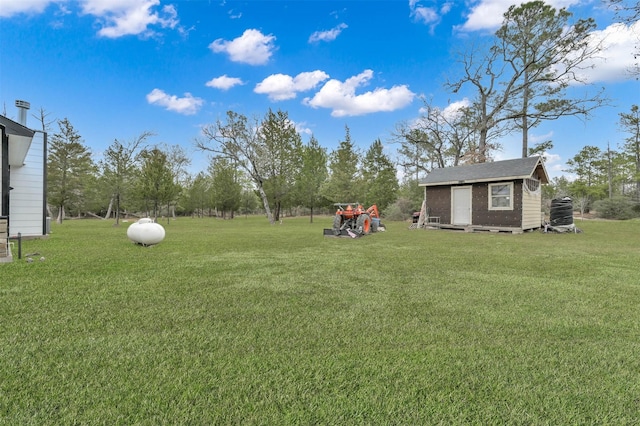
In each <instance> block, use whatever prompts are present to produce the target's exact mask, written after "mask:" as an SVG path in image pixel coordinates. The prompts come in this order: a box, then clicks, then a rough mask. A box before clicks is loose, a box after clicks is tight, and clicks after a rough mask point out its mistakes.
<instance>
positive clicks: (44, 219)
mask: <svg viewBox="0 0 640 426" xmlns="http://www.w3.org/2000/svg"><path fill="white" fill-rule="evenodd" d="M42 147H43V148H42V235H49V231H50V229H49V225H50V224H51V218H50V217H48V216H47V215H48V209H47V132H42Z"/></svg>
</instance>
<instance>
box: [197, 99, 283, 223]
mask: <svg viewBox="0 0 640 426" xmlns="http://www.w3.org/2000/svg"><path fill="white" fill-rule="evenodd" d="M202 133H203V135H204V140H196V147H197V148H198V149H200V150H203V151H210V152H214V153H216V154H219V155H221V156H223V157H226V158H228V159H229V160H230V161H232V162H233V163H234V164H235V165H236V167H239V168H240V169H241V170H243V171H244V172H245V173H247V175H248V176H249V177H250V178H251V180H252V181H253V183H254V184H255V186H256V189H257V191H258V193H259V194H260V198H261V199H262V204H263V205H264V209H265V212H266V214H267V218H268V219H269V222H270V223H271V224H273V223H275V221H274V219H273V215H272V214H271V209H270V207H269V199H268V197H267V194H266V192H265V190H264V182H265V180H266V174H265V170H264V167H263V166H264V161H265V158H264V156H265V147H264V144H263V140H262V137H261V136H260V123H258V122H257V121H256V122H254V123H253V124H250V123H249V122H248V120H247V118H246V117H245V116H244V115H241V114H238V113H235V112H233V111H228V112H227V120H226V122H224V123H223V122H222V121H220V120H218V121H216V123H215V124H209V125H207V126H204V127H203V128H202ZM210 143H213V146H211V145H210Z"/></svg>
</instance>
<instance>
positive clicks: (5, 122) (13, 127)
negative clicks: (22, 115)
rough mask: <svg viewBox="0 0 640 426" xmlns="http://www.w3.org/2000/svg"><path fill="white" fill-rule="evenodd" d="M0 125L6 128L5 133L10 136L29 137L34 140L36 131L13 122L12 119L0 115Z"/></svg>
mask: <svg viewBox="0 0 640 426" xmlns="http://www.w3.org/2000/svg"><path fill="white" fill-rule="evenodd" d="M0 125H2V126H4V128H5V132H6V133H7V134H8V135H16V136H27V137H29V138H32V137H33V135H34V134H35V131H33V130H31V129H29V128H28V127H25V126H23V125H22V124H20V123H17V122H15V121H13V120H11V119H10V118H7V117H5V116H4V115H0Z"/></svg>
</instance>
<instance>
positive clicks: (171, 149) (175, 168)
mask: <svg viewBox="0 0 640 426" xmlns="http://www.w3.org/2000/svg"><path fill="white" fill-rule="evenodd" d="M166 153H167V158H168V161H169V167H170V168H171V174H172V175H173V180H174V183H175V185H176V186H177V191H178V192H177V194H176V198H175V199H174V200H173V204H172V205H171V206H170V210H171V212H170V213H169V214H170V215H171V216H172V217H174V218H175V216H176V211H175V210H176V209H175V207H176V204H178V201H179V198H180V197H181V195H182V193H183V190H184V188H185V186H186V184H187V181H188V178H189V173H188V172H187V166H189V165H190V164H191V159H190V158H189V157H188V156H187V153H186V152H185V150H184V148H182V147H181V146H180V145H171V146H168V147H166Z"/></svg>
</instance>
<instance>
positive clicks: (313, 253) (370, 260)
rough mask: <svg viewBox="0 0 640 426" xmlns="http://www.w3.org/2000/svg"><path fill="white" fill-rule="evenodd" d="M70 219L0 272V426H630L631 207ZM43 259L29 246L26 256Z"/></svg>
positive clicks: (636, 304)
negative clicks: (427, 225) (520, 223)
mask: <svg viewBox="0 0 640 426" xmlns="http://www.w3.org/2000/svg"><path fill="white" fill-rule="evenodd" d="M331 222H332V218H330V217H319V218H316V219H315V220H314V223H313V224H310V223H309V218H308V217H303V218H285V219H284V220H283V222H282V224H276V225H273V226H272V225H269V223H268V222H267V220H266V219H264V218H262V217H249V218H245V217H237V218H236V219H234V220H226V221H222V220H215V219H191V218H179V219H177V220H176V221H172V222H171V223H170V224H166V222H161V223H162V224H163V226H165V229H166V238H165V240H164V241H163V242H162V243H161V244H159V245H157V246H153V247H148V248H145V247H141V246H137V245H134V244H132V243H131V242H130V241H128V239H127V237H126V229H127V226H128V225H129V224H128V223H123V224H121V226H120V227H114V226H113V221H100V220H70V221H65V222H64V223H63V224H61V225H57V224H53V225H52V234H51V236H50V238H48V239H45V240H31V241H24V242H23V247H22V250H23V255H26V254H32V253H34V252H37V253H38V254H37V255H33V256H32V257H33V258H34V259H35V260H34V262H32V263H27V262H26V261H25V259H24V258H23V259H22V260H18V259H17V247H14V255H15V256H16V259H15V260H14V262H13V263H11V264H2V265H0V277H1V280H0V424H2V425H5V424H6V425H29V424H34V425H36V424H37V425H42V424H87V425H94V424H110V425H111V424H123V425H125V424H126V425H131V424H148V425H157V424H190V425H193V424H202V425H211V424H234V425H238V424H242V425H276V424H278V425H279V424H323V425H357V424H368V425H369V424H370V425H426V424H478V425H485V424H549V425H561V424H562V425H566V424H615V425H624V424H628V425H632V424H638V423H639V422H640V221H627V222H617V221H613V222H607V221H584V222H581V221H579V220H578V221H576V224H577V225H578V227H579V228H581V229H582V230H583V231H584V232H583V233H580V234H543V233H540V232H531V233H525V234H522V235H511V234H494V233H473V234H471V233H464V232H454V231H435V230H409V229H408V224H407V223H394V222H388V223H386V225H387V232H384V233H378V234H374V235H371V236H367V237H363V238H359V239H350V238H326V237H323V233H322V229H323V228H329V227H330V226H331ZM41 256H44V258H45V260H44V261H40V260H39V259H40V257H41Z"/></svg>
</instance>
